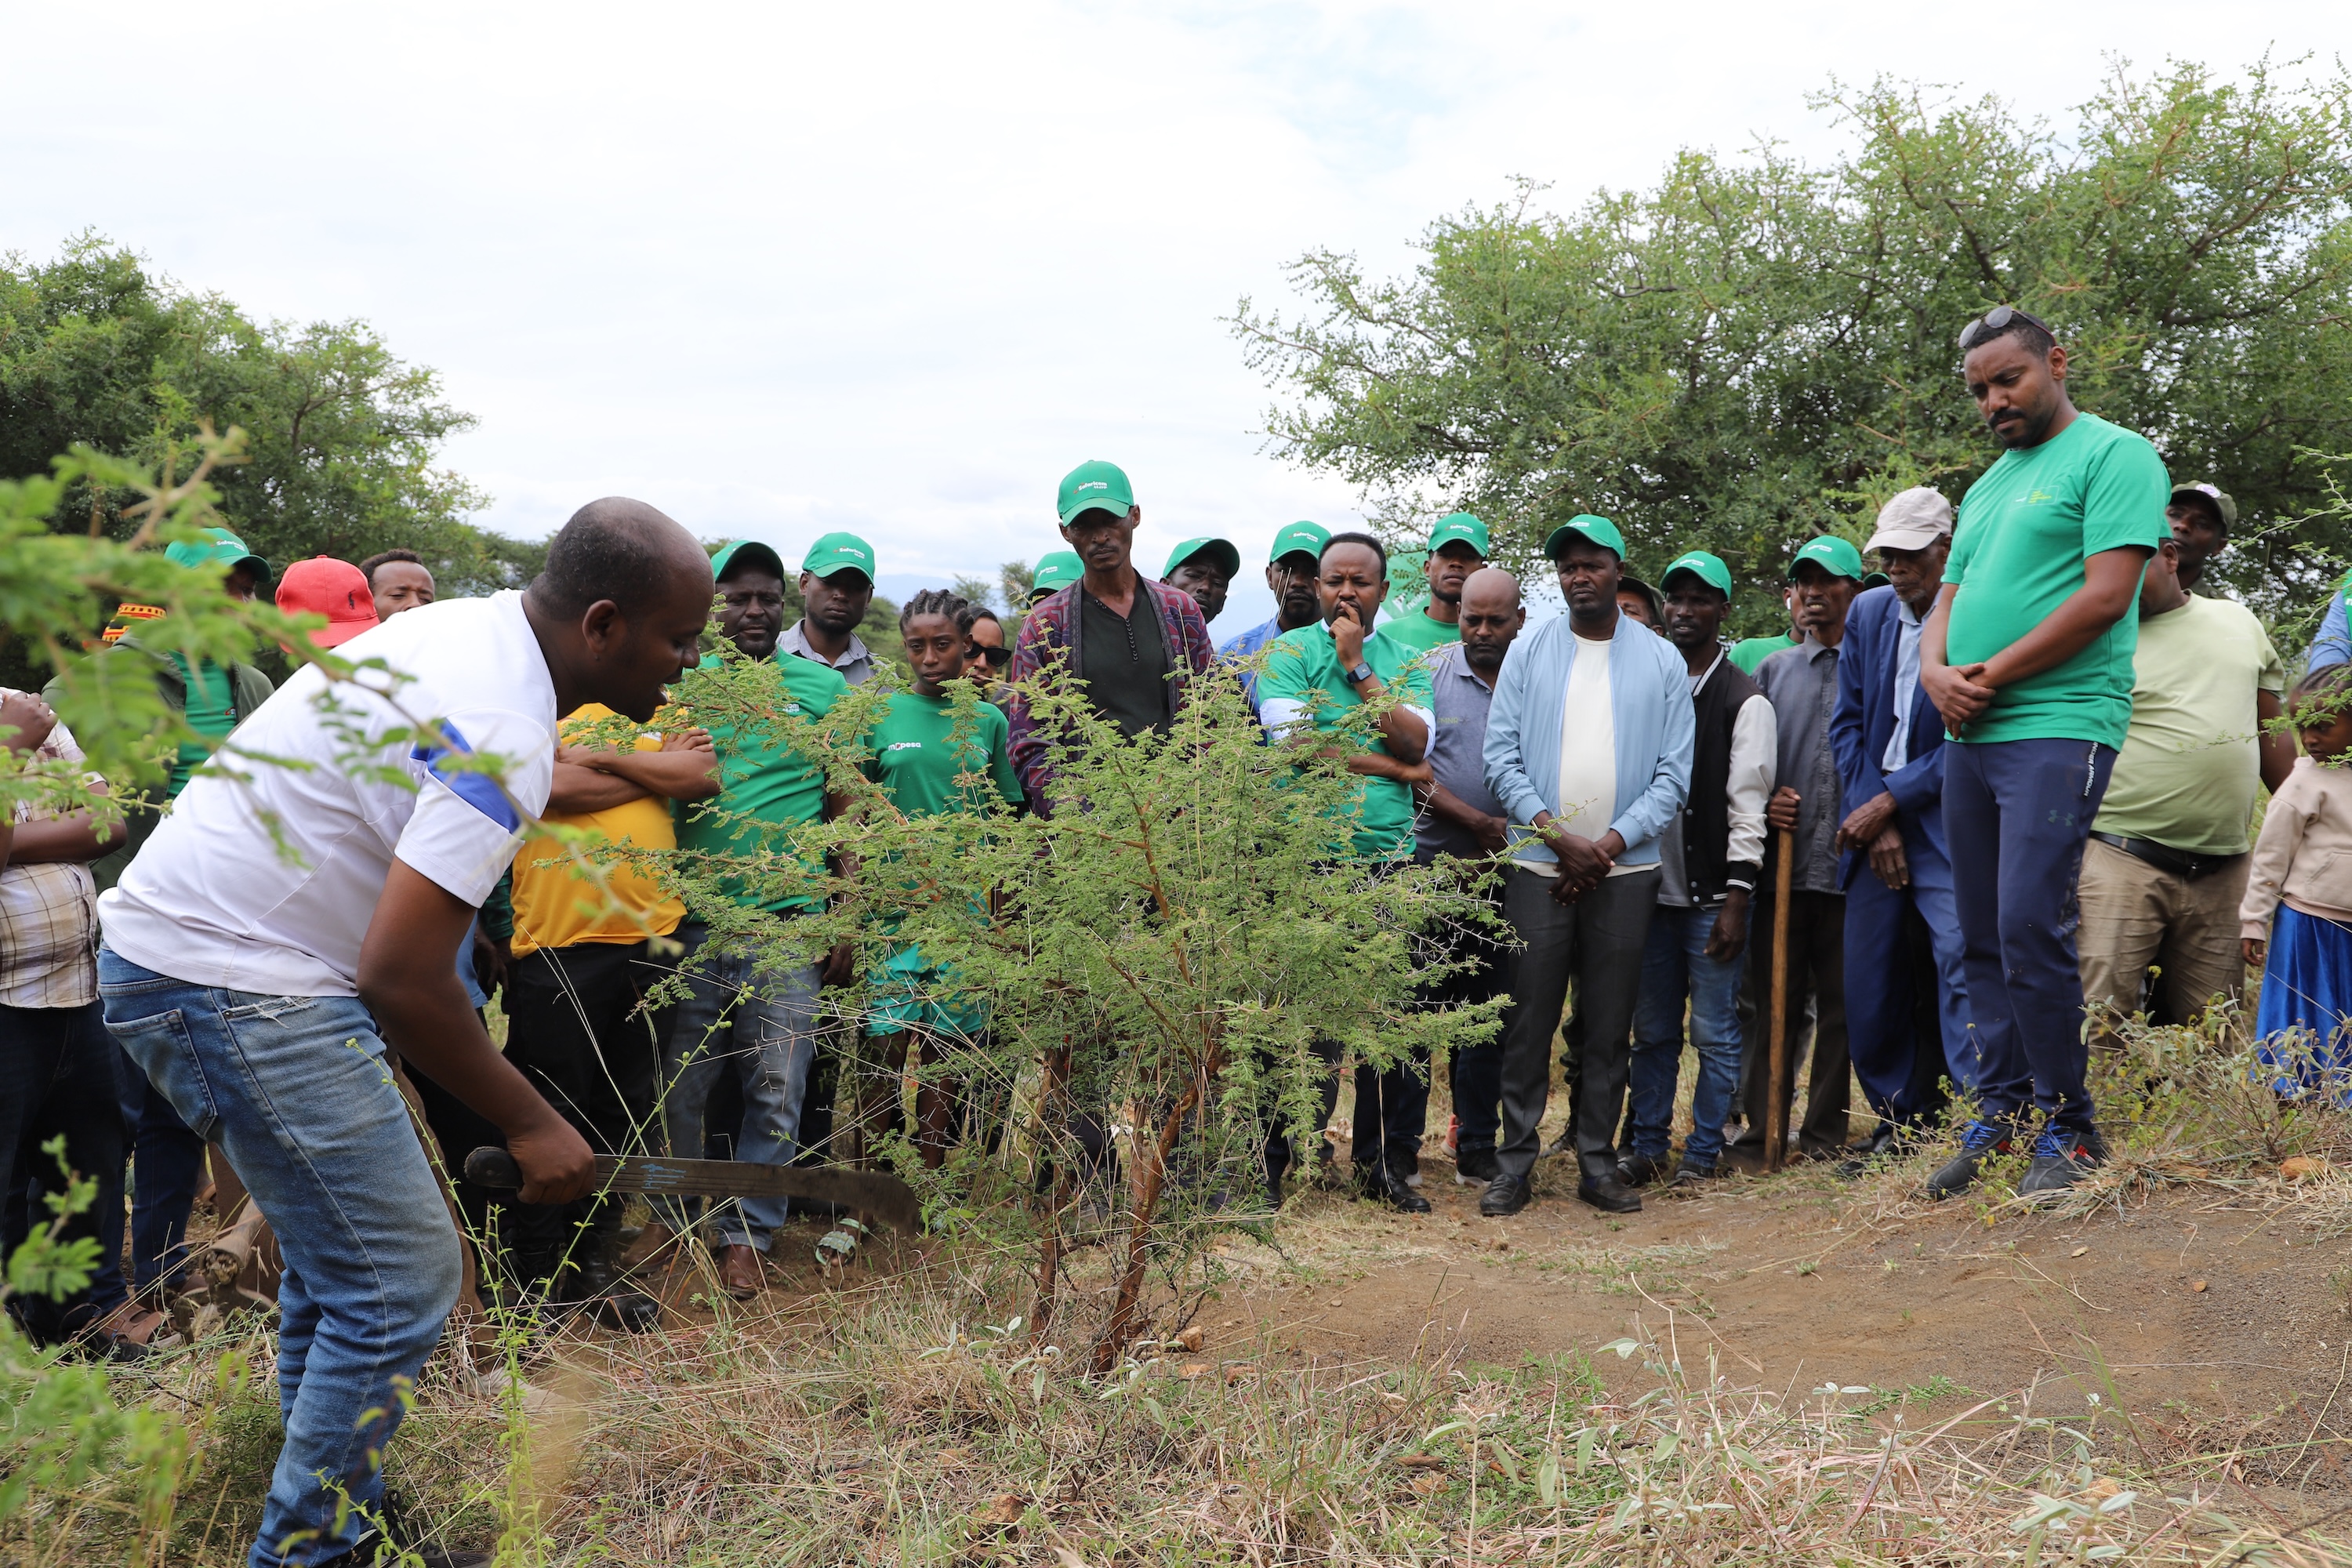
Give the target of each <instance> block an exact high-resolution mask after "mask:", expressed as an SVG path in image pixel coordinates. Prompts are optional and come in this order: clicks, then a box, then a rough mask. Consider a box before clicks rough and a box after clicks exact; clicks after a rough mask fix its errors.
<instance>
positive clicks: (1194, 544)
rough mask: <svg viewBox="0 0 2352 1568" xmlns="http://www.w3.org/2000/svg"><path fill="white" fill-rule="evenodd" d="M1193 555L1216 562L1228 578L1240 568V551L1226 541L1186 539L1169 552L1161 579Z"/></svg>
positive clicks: (1164, 578) (1171, 573) (1169, 574)
mask: <svg viewBox="0 0 2352 1568" xmlns="http://www.w3.org/2000/svg"><path fill="white" fill-rule="evenodd" d="M1195 555H1205V556H1207V557H1208V558H1209V559H1210V560H1211V561H1212V562H1213V563H1216V568H1217V570H1218V571H1220V572H1223V574H1225V576H1226V577H1227V578H1228V579H1230V578H1232V577H1234V576H1236V575H1238V574H1240V572H1241V569H1242V552H1240V551H1238V550H1236V549H1234V546H1233V545H1232V543H1231V542H1228V541H1225V540H1223V539H1188V540H1186V541H1185V542H1183V543H1181V544H1180V545H1178V546H1177V547H1176V548H1175V549H1174V550H1173V551H1171V552H1169V556H1168V570H1167V571H1165V572H1162V573H1161V574H1160V578H1161V580H1162V581H1165V580H1166V579H1167V578H1169V577H1171V576H1172V575H1173V574H1175V571H1176V568H1178V567H1179V566H1181V565H1183V564H1184V563H1186V562H1187V561H1190V560H1191V559H1192V557H1194V556H1195Z"/></svg>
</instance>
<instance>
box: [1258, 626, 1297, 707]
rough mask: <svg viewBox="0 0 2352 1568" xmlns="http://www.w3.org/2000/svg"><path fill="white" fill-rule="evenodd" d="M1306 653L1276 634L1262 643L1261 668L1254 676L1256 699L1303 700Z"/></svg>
mask: <svg viewBox="0 0 2352 1568" xmlns="http://www.w3.org/2000/svg"><path fill="white" fill-rule="evenodd" d="M1278 697H1286V698H1288V699H1289V700H1291V701H1293V702H1305V701H1307V655H1306V653H1305V651H1304V650H1302V649H1301V648H1300V647H1299V646H1298V645H1297V643H1294V642H1286V641H1284V640H1283V639H1282V638H1280V637H1276V639H1275V640H1274V641H1272V642H1270V643H1268V644H1266V645H1265V672H1264V673H1263V674H1261V675H1260V676H1259V677H1258V678H1257V700H1259V701H1260V702H1267V701H1271V700H1274V699H1276V698H1278Z"/></svg>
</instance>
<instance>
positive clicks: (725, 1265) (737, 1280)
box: [719, 1243, 766, 1301]
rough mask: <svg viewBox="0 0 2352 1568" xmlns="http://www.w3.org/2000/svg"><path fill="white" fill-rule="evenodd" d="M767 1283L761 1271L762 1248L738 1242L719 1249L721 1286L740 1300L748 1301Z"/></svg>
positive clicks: (720, 1287)
mask: <svg viewBox="0 0 2352 1568" xmlns="http://www.w3.org/2000/svg"><path fill="white" fill-rule="evenodd" d="M764 1283H766V1281H765V1280H764V1279H761V1273H760V1249H759V1248H758V1247H745V1246H742V1245H741V1244H740V1243H739V1244H737V1245H736V1246H733V1247H720V1248H719V1289H722V1290H724V1291H726V1292H727V1293H728V1294H729V1295H730V1296H732V1297H734V1298H735V1299H736V1300H738V1301H748V1300H751V1298H752V1297H754V1296H756V1295H758V1294H759V1293H760V1287H761V1285H762V1284H764Z"/></svg>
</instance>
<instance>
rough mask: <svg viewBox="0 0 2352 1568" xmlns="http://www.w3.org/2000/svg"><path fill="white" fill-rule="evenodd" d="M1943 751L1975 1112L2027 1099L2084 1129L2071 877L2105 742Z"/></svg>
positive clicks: (2013, 1112) (1997, 1114) (2100, 791)
mask: <svg viewBox="0 0 2352 1568" xmlns="http://www.w3.org/2000/svg"><path fill="white" fill-rule="evenodd" d="M1944 752H1945V760H1944V841H1945V843H1946V844H1947V845H1948V846H1949V847H1950V849H1951V852H1952V901H1953V903H1954V905H1955V906H1956V908H1957V909H1958V912H1959V918H1960V937H1961V943H1962V953H1963V959H1962V963H1963V966H1964V968H1965V969H1966V970H1967V973H1968V986H1969V1025H1970V1027H1971V1029H1972V1031H1973V1033H1974V1034H1975V1036H1976V1055H1977V1058H1978V1060H1979V1062H1980V1063H1981V1064H1982V1068H1983V1077H1982V1079H1980V1080H1979V1084H1978V1095H1979V1100H1980V1102H1981V1110H1980V1114H1981V1115H1982V1116H1983V1117H1984V1118H1985V1119H1986V1120H1987V1121H1999V1120H2012V1121H2013V1120H2018V1119H2020V1118H2021V1113H2022V1112H2023V1111H2024V1110H2025V1108H2026V1107H2027V1105H2029V1104H2032V1105H2038V1106H2039V1107H2041V1109H2042V1115H2043V1116H2044V1117H2045V1118H2046V1119H2047V1120H2048V1121H2049V1122H2050V1124H2051V1125H2052V1126H2053V1127H2060V1128H2064V1129H2067V1130H2069V1131H2090V1130H2091V1126H2092V1122H2091V1093H2090V1089H2089V1088H2088V1087H2087V1086H2086V1085H2085V1084H2084V1069H2085V1068H2086V1067H2087V1065H2088V1059H2087V1058H2088V1047H2085V1046H2084V1041H2083V978H2082V970H2081V968H2080V967H2079V965H2078V963H2077V961H2076V958H2075V953H2074V927H2075V923H2076V917H2077V911H2076V909H2075V903H2074V883H2075V879H2076V878H2077V877H2078V876H2080V875H2081V872H2082V868H2083V844H2084V840H2085V839H2086V838H2087V837H2089V836H2090V831H2091V819H2092V817H2094V816H2097V815H2098V810H2099V801H2100V799H2101V797H2103V796H2104V795H2105V794H2106V793H2107V775H2108V774H2109V773H2110V772H2112V771H2113V770H2114V767H2115V764H2116V753H2115V749H2114V748H2113V747H2111V746H2105V745H2101V744H2099V743H2098V742H2095V741H2040V740H2037V741H1994V742H1959V743H1958V744H1950V745H1947V746H1946V747H1945V748H1944Z"/></svg>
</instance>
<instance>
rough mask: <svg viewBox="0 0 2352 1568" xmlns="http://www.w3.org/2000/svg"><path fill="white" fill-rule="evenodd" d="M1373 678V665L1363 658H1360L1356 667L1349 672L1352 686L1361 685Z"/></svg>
mask: <svg viewBox="0 0 2352 1568" xmlns="http://www.w3.org/2000/svg"><path fill="white" fill-rule="evenodd" d="M1371 678H1372V667H1371V665H1370V663H1368V662H1366V661H1365V660H1363V659H1358V660H1357V661H1356V668H1353V669H1351V670H1349V672H1348V684H1349V685H1350V686H1361V685H1362V684H1363V683H1364V682H1366V681H1367V680H1370V679H1371Z"/></svg>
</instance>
